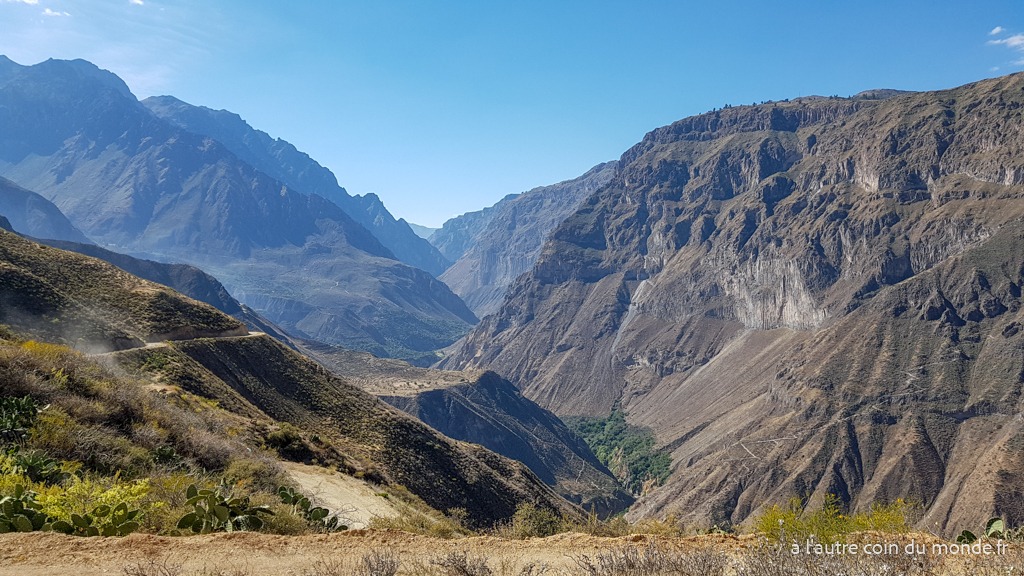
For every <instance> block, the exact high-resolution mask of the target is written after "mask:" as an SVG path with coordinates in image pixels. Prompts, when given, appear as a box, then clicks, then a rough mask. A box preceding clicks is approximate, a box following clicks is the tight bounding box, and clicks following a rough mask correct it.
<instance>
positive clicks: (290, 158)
mask: <svg viewBox="0 0 1024 576" xmlns="http://www.w3.org/2000/svg"><path fill="white" fill-rule="evenodd" d="M142 104H143V105H145V106H146V107H147V108H149V109H150V110H151V111H152V112H153V113H154V114H156V115H157V116H158V117H160V118H163V119H164V120H167V121H168V122H170V123H172V124H174V125H175V126H178V127H180V128H183V129H185V130H188V131H189V132H192V133H194V134H199V135H201V136H207V137H210V138H213V139H214V140H216V141H217V142H220V143H221V144H223V145H224V146H225V147H227V149H228V150H230V151H231V152H232V153H234V154H235V155H236V156H238V157H239V158H241V159H242V160H243V161H245V162H246V163H248V164H249V165H250V166H253V167H254V168H256V169H257V170H259V171H260V172H263V173H265V174H267V175H269V176H271V177H272V178H274V179H276V180H278V181H280V182H282V183H284V184H286V185H287V186H288V187H289V188H292V189H294V190H297V191H299V192H304V193H307V194H317V195H320V196H323V197H324V198H327V199H328V200H330V201H332V202H334V203H335V204H337V205H338V206H339V207H340V208H341V209H342V210H344V211H345V213H346V214H348V215H349V216H351V217H352V219H353V220H355V221H356V222H358V223H360V224H362V225H363V227H365V228H366V229H367V230H369V231H370V232H371V233H372V234H373V235H374V237H376V238H377V240H379V241H380V243H381V244H383V245H384V246H385V247H386V248H387V249H388V250H390V251H391V252H392V253H393V254H394V255H395V256H396V257H397V258H398V259H399V260H401V261H402V262H405V263H406V264H409V265H411V266H415V267H417V268H420V269H422V270H426V271H427V272H430V273H431V274H433V275H435V276H436V275H438V274H440V273H441V272H443V271H444V269H445V268H447V267H448V265H449V264H450V262H448V261H447V260H446V259H445V258H444V257H443V256H441V253H440V252H438V251H437V249H436V248H434V247H433V246H431V244H430V243H429V242H427V241H426V240H424V239H423V238H421V237H420V236H419V235H417V234H416V233H415V232H414V231H413V230H412V228H411V227H410V226H409V225H408V224H407V223H406V222H405V220H395V217H394V216H392V215H391V213H390V212H388V210H387V208H385V207H384V204H383V203H382V202H381V201H380V198H378V197H377V195H376V194H366V195H363V196H350V195H349V193H348V192H347V191H346V190H345V189H344V188H342V187H341V186H339V185H338V180H337V178H336V177H335V176H334V174H333V173H332V172H331V171H330V170H328V169H327V168H324V167H323V166H321V165H320V164H319V163H317V162H316V161H315V160H313V159H312V158H310V157H309V155H307V154H305V153H304V152H301V151H299V150H298V149H296V148H295V146H293V145H292V144H290V143H288V142H286V141H284V140H281V139H280V138H277V139H274V138H272V137H271V136H270V135H269V134H267V133H266V132H262V131H260V130H256V129H254V128H253V127H252V126H249V124H248V123H247V122H246V121H245V120H243V119H242V118H241V117H240V116H238V115H237V114H234V113H232V112H228V111H227V110H211V109H210V108H206V107H203V106H193V105H191V104H187V103H185V102H182V101H181V100H178V99H177V98H174V97H173V96H154V97H151V98H147V99H145V100H143V101H142Z"/></svg>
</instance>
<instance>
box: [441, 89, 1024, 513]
mask: <svg viewBox="0 0 1024 576" xmlns="http://www.w3.org/2000/svg"><path fill="white" fill-rule="evenodd" d="M1022 144H1024V75H1019V74H1018V75H1012V76H1007V77H1003V78H998V79H993V80H986V81H982V82H978V83H976V84H971V85H967V86H964V87H961V88H957V89H954V90H947V91H942V92H931V93H920V94H895V93H876V94H870V95H867V96H860V97H855V98H851V99H840V98H806V99H799V100H795V101H792V102H776V103H770V104H766V105H761V106H743V107H734V108H727V109H724V110H720V111H715V112H711V113H708V114H703V115H700V116H695V117H692V118H687V119H685V120H681V121H679V122H676V123H675V124H672V125H670V126H666V127H663V128H659V129H657V130H655V131H653V132H651V133H650V134H648V135H647V136H646V137H645V138H644V139H643V141H642V142H640V143H639V144H637V145H636V146H634V147H633V148H632V149H630V150H629V151H627V152H626V153H625V154H624V155H623V156H622V158H621V159H620V162H619V169H618V172H617V174H616V176H615V177H614V179H613V180H612V181H611V182H610V183H609V184H608V185H607V186H605V187H604V188H602V189H601V190H600V191H598V192H597V193H595V194H594V195H592V196H590V197H589V198H588V199H587V200H586V201H585V202H584V203H583V205H582V206H581V207H580V209H579V210H578V211H577V212H576V213H575V214H574V215H572V216H571V217H569V218H568V219H567V220H566V221H565V222H563V223H562V224H561V225H560V226H559V227H558V228H557V229H556V231H555V232H554V233H553V234H552V236H551V239H550V240H549V242H548V243H547V245H546V246H545V247H544V250H543V253H542V255H541V257H540V259H539V260H538V262H537V264H536V266H535V267H534V268H533V270H532V271H531V272H530V273H529V274H527V275H524V276H523V277H521V278H520V279H519V281H517V282H516V283H515V284H514V285H513V286H512V287H511V288H510V290H509V295H508V297H507V298H506V300H505V302H504V303H503V304H502V306H501V308H500V310H499V312H498V313H497V314H496V315H494V316H492V317H490V318H488V319H487V320H486V321H485V322H483V323H482V324H481V325H480V326H479V327H478V328H477V329H476V330H475V331H474V332H473V333H472V334H471V335H470V336H469V337H468V338H467V340H466V341H465V342H464V344H463V346H462V347H461V349H460V350H458V351H457V352H456V353H455V354H454V355H453V356H452V357H451V358H450V359H449V361H448V362H446V366H451V367H474V368H487V369H493V370H496V371H498V372H500V373H502V374H503V375H505V376H507V377H509V378H510V380H512V382H513V383H515V384H517V385H518V386H519V387H520V388H521V389H522V390H523V392H524V394H525V395H526V396H527V397H529V398H531V399H533V400H535V401H537V402H538V403H539V404H540V405H542V406H545V407H547V408H549V409H551V410H553V411H554V412H555V413H556V414H559V415H563V416H564V415H573V414H579V415H594V416H602V415H607V414H608V413H609V412H610V411H611V409H612V408H613V407H614V406H621V407H622V409H623V410H624V411H625V412H626V414H627V417H628V419H629V420H630V421H631V422H633V423H636V424H640V425H644V426H648V427H650V428H652V429H653V430H654V431H655V433H656V434H657V438H658V440H659V442H660V445H661V446H662V447H663V448H664V449H666V450H668V451H670V452H671V454H672V456H673V461H674V467H673V473H672V476H671V477H670V479H669V481H668V483H667V484H666V485H665V486H664V487H662V488H660V489H658V490H655V491H654V492H652V493H651V494H649V495H648V496H647V497H646V498H644V499H642V500H641V502H640V503H638V505H637V507H636V512H635V514H637V515H654V514H660V513H664V512H669V511H676V512H679V513H681V514H683V515H684V516H686V517H688V518H691V519H694V520H699V521H705V522H708V523H711V522H718V523H735V522H740V521H743V520H744V519H746V518H748V517H749V516H750V514H751V513H752V512H754V511H755V510H756V509H757V508H758V507H759V506H762V505H764V504H766V503H768V502H770V501H772V500H776V501H777V500H783V499H785V498H786V497H788V496H791V495H811V496H814V497H815V498H821V497H822V496H823V495H824V494H825V493H828V492H831V493H835V494H838V495H840V497H841V498H842V499H843V500H844V501H846V502H847V503H849V505H850V506H851V507H853V508H864V507H866V506H868V505H870V503H871V502H872V501H879V500H880V501H887V500H892V499H895V498H897V497H909V498H912V499H915V500H917V501H920V502H921V503H922V504H923V505H924V506H925V509H926V516H925V519H924V520H922V523H923V524H922V525H924V524H927V526H928V527H929V528H931V529H938V530H942V531H945V532H947V533H948V532H951V531H953V530H954V529H955V528H956V527H957V526H961V525H976V524H978V523H980V522H983V521H984V519H985V518H986V517H988V516H990V515H993V514H994V513H1001V514H1004V515H1007V516H1008V517H1011V518H1013V522H1014V523H1020V522H1021V521H1024V510H1021V509H1020V508H1019V506H1017V505H1016V504H1013V501H1012V499H1008V498H1007V496H1006V495H1007V494H1009V493H1016V491H1017V490H1019V488H1012V487H1013V486H1017V485H1019V484H1017V480H1015V479H1017V478H1019V477H1020V474H1022V473H1024V462H1021V461H1020V460H1019V459H1018V458H1016V457H1015V456H1013V453H1014V452H1013V451H1012V450H1007V449H1004V448H1008V447H1012V446H1016V445H1017V444H1018V443H1019V442H1020V441H1021V437H1020V435H1019V430H1018V426H1017V420H1018V418H1019V415H1020V412H1021V406H1020V398H1019V393H1018V391H1019V389H1020V386H1021V383H1022V382H1024V376H1022V375H1021V374H1022V373H1021V369H1020V367H1021V366H1022V365H1024V360H1022V348H1021V346H1020V344H1019V343H1018V342H1017V339H1018V338H1020V336H1018V332H1019V330H1017V328H1015V326H1016V325H1017V324H1016V323H1017V322H1019V319H1018V317H1017V316H1018V313H1019V310H1020V298H1021V292H1020V286H1021V285H1022V283H1024V268H1022V264H1024V261H1022V259H1021V256H1022V254H1021V246H1022V242H1021V238H1020V226H1021V224H1020V220H1021V218H1022V217H1024V155H1022V153H1021V150H1024V147H1022ZM979 454H985V455H986V457H985V458H984V459H982V460H981V461H980V465H979V460H978V455H979ZM968 455H970V456H968Z"/></svg>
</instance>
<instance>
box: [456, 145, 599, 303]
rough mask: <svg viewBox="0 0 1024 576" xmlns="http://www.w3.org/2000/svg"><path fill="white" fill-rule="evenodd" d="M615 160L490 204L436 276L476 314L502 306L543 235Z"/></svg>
mask: <svg viewBox="0 0 1024 576" xmlns="http://www.w3.org/2000/svg"><path fill="white" fill-rule="evenodd" d="M615 166H616V162H606V163H604V164H599V165H597V166H595V167H593V168H591V169H590V170H588V171H587V173H586V174H584V175H582V176H580V177H579V178H574V179H572V180H567V181H565V182H560V183H558V184H554V185H551V186H543V187H540V188H534V189H533V190H530V191H529V192H524V193H522V194H519V195H517V196H513V197H506V198H505V199H504V200H502V201H500V202H498V203H497V204H495V205H494V206H493V207H491V208H490V210H491V213H490V216H489V219H488V221H487V224H486V225H485V226H484V227H483V228H482V229H480V230H479V231H477V232H476V233H475V234H474V235H473V236H472V238H471V240H470V242H469V244H468V248H467V249H466V251H465V252H464V253H463V254H462V256H460V257H459V259H458V260H457V261H456V262H455V263H454V264H452V265H451V267H449V268H448V269H447V270H445V272H444V274H442V275H441V280H443V281H444V283H445V284H447V285H448V286H449V287H450V288H451V289H452V291H453V292H455V293H456V294H458V295H459V296H460V297H461V298H462V299H463V301H465V302H466V305H467V306H469V307H470V309H472V310H473V312H474V313H475V314H476V315H477V316H478V317H480V318H483V317H484V316H487V315H488V314H491V313H493V312H495V311H497V309H498V307H499V306H500V305H501V302H502V300H503V299H504V297H505V291H506V290H507V289H508V286H509V285H510V284H511V283H512V282H513V281H515V279H516V278H518V277H519V275H520V274H522V273H524V272H527V271H529V270H530V268H532V267H533V264H534V262H536V261H537V258H538V257H539V256H540V251H541V248H542V247H543V246H544V241H545V240H547V237H548V234H550V233H551V231H552V230H554V229H555V227H556V226H558V225H559V224H560V223H561V222H562V220H564V219H565V218H566V217H568V216H569V215H570V214H572V213H573V212H575V211H576V208H578V207H579V205H580V203H581V202H583V200H584V199H586V197H587V196H589V195H590V194H592V193H593V192H594V191H595V190H597V189H598V188H600V187H601V186H603V185H605V184H606V183H607V182H608V181H609V180H611V178H612V176H613V175H614V174H615Z"/></svg>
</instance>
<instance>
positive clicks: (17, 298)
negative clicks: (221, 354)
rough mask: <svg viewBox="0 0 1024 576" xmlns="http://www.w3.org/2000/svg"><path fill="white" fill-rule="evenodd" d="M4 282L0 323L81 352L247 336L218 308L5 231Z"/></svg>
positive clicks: (0, 273) (0, 235)
mask: <svg viewBox="0 0 1024 576" xmlns="http://www.w3.org/2000/svg"><path fill="white" fill-rule="evenodd" d="M0 280H2V281H0V322H2V323H4V324H8V325H10V326H12V327H13V328H15V329H17V330H20V331H24V332H31V333H33V334H37V335H39V336H41V337H44V338H45V339H47V340H49V341H52V342H60V343H64V344H68V345H71V346H74V347H76V348H79V349H81V350H87V351H109V350H119V349H123V348H133V347H139V346H143V345H144V344H145V343H147V342H155V341H160V340H168V339H182V338H197V337H204V336H232V335H240V334H245V333H246V330H245V327H244V326H243V325H242V323H241V322H239V321H237V320H235V319H233V318H230V317H228V316H225V315H223V314H221V313H220V312H218V311H217V310H216V309H214V308H213V307H212V306H209V305H207V304H203V303H200V302H197V301H195V300H192V299H191V298H187V297H184V296H181V295H180V294H178V293H177V292H174V291H173V290H171V289H169V288H167V287H164V286H160V285H158V284H154V283H152V282H147V281H145V280H142V279H140V278H137V277H135V276H132V275H131V274H128V273H127V272H125V271H123V270H121V269H119V268H116V267H114V266H112V265H110V264H107V263H106V262H103V261H101V260H97V259H95V258H87V257H85V256H80V255H78V254H72V253H70V252H65V251H63V250H58V249H55V248H49V247H47V246H44V245H41V244H37V243H35V242H32V241H30V240H27V239H24V238H22V237H20V236H18V235H17V234H14V233H12V232H7V231H0Z"/></svg>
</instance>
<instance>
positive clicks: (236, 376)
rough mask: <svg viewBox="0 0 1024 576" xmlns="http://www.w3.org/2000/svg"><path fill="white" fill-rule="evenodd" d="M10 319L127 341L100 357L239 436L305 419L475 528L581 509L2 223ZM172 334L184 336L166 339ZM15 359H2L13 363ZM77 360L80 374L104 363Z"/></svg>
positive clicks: (303, 424)
mask: <svg viewBox="0 0 1024 576" xmlns="http://www.w3.org/2000/svg"><path fill="white" fill-rule="evenodd" d="M0 323H4V324H8V325H10V326H12V327H13V328H14V329H15V330H17V331H18V332H20V333H22V334H25V335H27V336H30V337H32V338H37V339H44V340H54V339H56V340H60V341H63V342H65V343H67V344H70V345H72V346H75V347H77V348H79V349H83V350H88V351H90V352H94V353H99V352H106V351H107V350H110V349H115V350H120V351H115V352H114V353H106V354H102V355H101V356H96V357H95V359H102V360H103V361H104V362H107V363H112V364H115V365H120V366H121V367H123V368H125V370H123V372H124V373H126V374H133V375H136V376H135V377H136V378H138V379H142V380H143V381H142V382H137V383H136V385H137V386H141V387H143V388H158V389H160V390H163V391H164V392H166V393H168V394H175V395H179V394H181V392H186V393H189V394H193V395H197V396H199V397H201V398H204V399H205V400H206V405H207V409H210V405H212V406H213V407H214V408H215V409H217V410H219V409H221V408H223V409H226V410H229V411H231V412H233V413H234V415H235V417H236V418H235V419H236V420H239V421H240V423H241V424H240V425H239V424H237V423H236V424H234V426H238V428H236V430H235V433H236V434H244V435H246V436H248V435H251V434H253V433H254V431H253V430H252V429H249V428H247V426H249V427H256V426H257V425H258V424H261V425H266V421H267V420H269V421H270V422H271V423H274V424H279V423H284V422H287V423H290V424H293V425H295V426H298V427H300V428H301V430H302V431H303V433H304V434H305V435H307V436H309V437H311V438H312V437H313V436H321V440H319V441H316V440H312V439H311V440H309V442H312V443H313V444H314V445H316V446H317V449H320V450H324V451H328V448H329V449H330V450H336V451H338V453H337V454H335V456H334V457H335V458H336V459H339V460H340V461H341V462H342V463H343V464H344V465H345V466H347V467H348V468H349V469H351V470H352V471H362V472H364V474H365V475H367V476H370V477H375V478H376V479H377V480H378V481H381V482H386V483H390V484H401V485H403V486H405V487H406V488H408V489H409V490H410V491H411V492H412V493H414V494H416V495H418V496H419V497H420V498H422V499H423V500H424V501H425V502H427V504H429V505H430V506H432V507H433V508H435V509H437V510H440V511H444V512H447V511H449V510H452V509H455V508H462V509H464V510H465V511H466V518H467V522H468V523H469V524H470V525H471V526H473V527H485V526H490V525H493V524H494V523H495V522H499V521H506V520H508V519H510V518H511V516H512V515H513V513H514V512H515V510H516V508H517V507H518V506H519V505H521V504H523V503H527V502H530V503H535V504H536V505H538V506H540V507H542V508H546V509H549V510H553V511H556V512H561V513H565V514H567V515H569V516H570V517H574V516H577V515H578V514H579V511H578V510H576V509H575V508H573V507H572V506H571V505H570V504H568V503H567V502H566V501H565V500H563V499H561V498H560V497H559V496H557V495H556V494H555V493H554V492H552V491H551V490H550V489H549V488H548V487H546V486H545V485H544V484H543V483H542V482H541V481H540V480H539V479H538V478H537V477H536V476H535V475H533V474H532V473H531V472H530V471H529V469H528V468H526V466H524V465H522V464H520V463H518V462H514V461H512V460H509V459H507V458H504V457H501V456H498V455H497V454H494V453H492V452H489V451H488V450H486V449H484V448H481V447H479V446H473V445H468V444H463V443H459V442H455V441H453V440H450V439H448V438H446V437H444V436H442V435H441V434H439V433H437V432H436V431H434V430H432V429H430V428H428V427H427V426H425V425H423V424H422V423H420V422H417V421H416V420H414V419H413V418H411V417H409V416H407V415H405V414H403V413H401V412H399V411H397V410H395V409H393V408H390V407H388V406H387V405H385V404H383V403H382V402H380V401H379V400H377V399H376V398H374V397H373V396H371V395H369V394H367V393H365V392H363V391H361V390H360V389H358V388H357V387H355V386H352V385H351V384H349V383H348V382H346V381H345V380H344V379H341V378H339V377H337V376H334V375H332V374H331V373H329V372H328V371H327V370H326V369H324V368H323V367H321V366H319V365H317V364H315V363H314V362H312V361H311V360H309V359H308V358H305V357H302V356H301V355H299V354H298V353H296V352H294V351H292V350H289V349H288V348H286V347H284V346H283V345H281V344H280V343H278V342H277V341H275V340H273V339H272V338H270V337H268V336H266V335H260V334H248V333H247V332H246V330H245V329H244V327H242V325H241V324H240V323H239V322H238V321H236V320H234V319H232V318H230V317H228V316H226V315H224V314H223V313H221V312H218V311H217V310H215V309H214V308H212V307H210V306H208V305H206V304H202V303H199V302H197V301H194V300H191V299H189V298H187V297H184V296H181V295H179V294H177V293H176V292H173V291H172V290H170V289H168V288H166V287H163V286H158V285H156V284H153V283H151V282H147V281H145V280H142V279H139V278H137V277H134V276H132V275H130V274H128V273H126V272H124V271H122V270H120V269H118V268H115V267H114V266H112V265H110V264H107V263H105V262H102V261H99V260H97V259H94V258H90V257H86V256H83V255H80V254H75V253H71V252H66V251H63V250H59V249H56V248H50V247H47V246H43V245H40V244H37V243H34V242H31V241H29V240H26V239H24V238H21V237H19V236H17V235H16V234H13V233H10V232H6V231H0ZM75 336H81V337H79V338H76V337H75ZM6 338H7V333H6V332H5V333H4V339H6ZM167 338H173V339H175V341H173V342H162V340H165V339H167ZM147 342H149V343H154V344H153V345H150V346H146V345H145V343H147ZM5 345H7V343H6V342H5ZM30 348H31V347H30ZM39 348H40V347H39V346H35V348H33V349H39ZM42 349H43V350H44V351H45V348H42ZM62 353H63V352H62ZM53 354H56V353H55V352H54V353H53ZM10 358H11V356H10V355H7V354H5V355H4V356H3V358H0V360H2V362H3V363H4V366H3V368H4V370H10V371H12V372H11V373H15V372H17V370H18V366H17V365H9V364H8V361H9V360H10ZM77 361H78V362H79V364H78V365H77V366H76V368H75V370H74V371H73V374H72V375H73V376H75V377H76V378H77V377H78V375H80V374H82V373H86V372H89V371H90V370H91V371H92V372H98V371H97V370H94V369H93V368H91V367H90V366H89V365H88V364H87V362H86V361H85V360H84V359H81V358H79V359H78V360H77ZM146 380H148V381H146ZM106 384H107V385H108V386H109V383H106ZM38 386H39V384H38V383H37V384H36V388H35V389H38ZM134 393H135V394H145V393H148V392H145V391H144V390H143V391H137V392H134ZM182 397H184V396H182ZM82 402H83V403H85V401H82ZM140 411H141V410H140ZM91 413H96V410H95V409H93V411H92V412H91ZM128 429H131V426H129V427H128ZM193 432H195V433H200V432H204V431H201V430H196V431H193ZM206 432H207V433H208V431H206ZM318 442H319V443H318ZM307 448H308V446H307ZM211 456H212V455H211Z"/></svg>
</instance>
